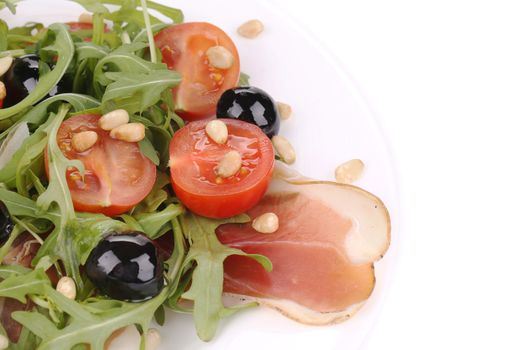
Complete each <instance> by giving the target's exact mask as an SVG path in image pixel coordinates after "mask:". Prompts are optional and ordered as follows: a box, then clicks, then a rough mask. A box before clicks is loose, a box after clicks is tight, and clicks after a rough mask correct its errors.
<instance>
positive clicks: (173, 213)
mask: <svg viewBox="0 0 525 350" xmlns="http://www.w3.org/2000/svg"><path fill="white" fill-rule="evenodd" d="M184 211H185V210H184V207H183V206H182V205H180V204H177V205H175V204H170V205H168V206H167V207H166V208H165V209H164V210H162V211H159V212H155V213H144V214H139V215H137V216H136V217H135V218H136V219H137V221H138V223H139V224H140V225H141V226H142V227H143V228H144V233H145V234H146V235H148V237H149V238H151V239H156V238H158V237H160V236H161V235H162V233H165V232H162V228H163V226H164V225H166V224H168V223H170V222H171V221H172V220H175V218H177V217H178V216H179V215H181V214H183V213H184Z"/></svg>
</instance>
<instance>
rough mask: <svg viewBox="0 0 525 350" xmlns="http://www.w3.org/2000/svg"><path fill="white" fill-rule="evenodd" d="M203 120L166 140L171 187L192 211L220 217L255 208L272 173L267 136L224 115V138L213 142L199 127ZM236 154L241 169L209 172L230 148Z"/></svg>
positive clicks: (269, 142)
mask: <svg viewBox="0 0 525 350" xmlns="http://www.w3.org/2000/svg"><path fill="white" fill-rule="evenodd" d="M207 122H208V121H207V120H200V121H195V122H191V123H189V124H188V125H186V126H185V127H184V128H182V129H180V130H179V131H177V132H176V133H175V135H174V136H173V139H172V140H171V144H170V168H171V181H172V185H173V189H174V191H175V193H176V194H177V197H179V199H180V200H181V202H182V203H183V204H184V205H185V206H186V207H188V208H189V209H190V210H191V211H193V212H194V213H196V214H199V215H202V216H206V217H211V218H226V217H230V216H234V215H237V214H240V213H244V212H245V211H247V210H248V209H250V208H252V207H253V206H255V205H256V204H257V203H258V202H259V200H260V199H261V197H262V196H263V195H264V193H265V192H266V189H267V188H268V184H269V183H270V180H271V177H272V171H273V163H274V152H273V147H272V143H271V141H270V139H269V138H268V137H267V136H266V135H265V134H264V133H263V132H262V131H261V129H259V128H258V127H257V126H255V125H253V124H250V123H246V122H243V121H241V120H234V119H224V120H223V122H224V123H225V124H226V125H227V127H228V134H229V135H228V140H227V142H226V143H225V144H217V143H215V142H214V141H213V140H211V139H210V138H209V137H208V136H207V134H206V131H205V127H206V123H207ZM231 150H235V151H238V152H239V153H240V154H241V156H242V167H241V169H240V170H239V171H238V172H237V173H236V174H235V175H233V176H230V177H227V178H222V177H219V176H217V175H216V173H215V170H216V168H217V165H218V164H219V162H220V160H221V159H222V158H223V156H224V155H225V154H226V153H227V152H229V151H231Z"/></svg>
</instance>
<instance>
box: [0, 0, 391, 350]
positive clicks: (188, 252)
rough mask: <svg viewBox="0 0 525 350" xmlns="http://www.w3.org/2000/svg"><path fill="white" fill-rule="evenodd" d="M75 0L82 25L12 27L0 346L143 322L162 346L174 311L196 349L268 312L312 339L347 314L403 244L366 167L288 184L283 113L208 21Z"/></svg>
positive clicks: (0, 194)
mask: <svg viewBox="0 0 525 350" xmlns="http://www.w3.org/2000/svg"><path fill="white" fill-rule="evenodd" d="M16 2H17V1H16V0H0V11H11V12H13V13H15V12H16ZM74 2H76V3H78V4H80V5H82V6H83V7H84V8H85V10H86V11H87V12H89V14H87V13H86V14H82V15H81V16H80V18H79V20H78V21H77V22H65V23H54V24H51V25H50V26H47V27H46V26H44V25H42V24H40V23H28V24H26V25H25V26H22V27H10V26H9V23H6V22H5V21H3V20H0V262H1V264H0V297H1V298H2V300H3V308H2V309H1V312H0V348H7V347H9V348H10V349H88V348H90V349H104V348H105V347H107V346H108V345H109V343H110V342H111V339H112V338H114V337H115V336H117V335H118V333H119V332H121V331H122V329H123V328H125V327H128V326H132V327H133V326H134V327H136V328H137V330H138V331H139V333H140V335H141V343H140V346H141V349H145V348H147V349H151V348H153V346H154V344H155V343H156V342H157V341H158V333H156V332H155V330H154V329H152V328H150V327H151V323H152V321H153V320H155V321H156V322H157V323H158V324H159V325H162V324H163V323H164V319H165V313H166V312H170V311H172V312H179V313H191V314H192V315H193V320H194V323H195V329H196V333H197V335H198V336H199V337H200V338H201V339H202V340H203V341H209V340H211V339H212V338H213V337H214V336H216V333H217V329H218V326H219V323H220V321H221V319H223V318H225V317H230V316H232V315H234V314H235V313H237V312H241V311H242V310H245V309H248V308H252V307H254V306H257V305H265V306H269V307H272V308H274V309H276V310H278V311H279V312H281V313H282V314H284V315H285V316H288V317H290V318H292V319H294V320H297V321H298V322H302V323H305V324H314V325H326V324H332V323H336V322H340V321H343V320H345V319H348V318H349V317H350V316H351V315H353V314H354V313H355V312H356V311H357V310H358V309H359V308H360V307H361V306H362V305H363V304H364V302H365V301H366V300H367V299H368V297H369V296H370V294H371V293H372V291H373V288H374V284H375V276H374V262H376V261H378V260H379V259H381V258H382V256H383V255H384V253H385V252H386V250H387V249H388V246H389V241H390V219H389V215H388V211H387V209H386V208H385V206H384V204H383V203H382V202H381V200H380V199H379V198H377V197H376V196H374V195H373V194H371V193H369V192H366V191H365V190H363V189H361V188H358V187H355V186H353V185H351V184H350V183H351V182H352V181H354V180H355V178H356V177H358V175H359V172H360V171H361V170H362V168H363V163H362V162H360V161H357V160H352V161H350V162H348V163H345V164H342V165H341V166H340V167H338V168H337V170H336V172H335V175H336V179H337V182H329V181H318V180H314V179H310V178H308V177H306V176H303V175H301V174H299V173H297V172H296V171H295V170H293V168H292V167H291V165H292V164H293V163H294V161H295V158H296V153H295V150H294V148H293V146H292V145H291V144H290V142H289V141H288V140H287V139H286V138H285V136H284V135H281V134H280V133H279V131H280V124H281V122H283V123H284V122H285V119H286V118H287V117H288V116H289V114H290V107H289V106H287V105H285V104H282V103H276V102H275V101H274V99H273V98H272V97H271V95H270V94H269V93H267V92H266V91H264V90H263V89H260V88H258V87H255V86H252V85H251V84H250V82H249V76H248V75H246V74H244V73H242V72H241V64H242V57H239V54H238V52H237V49H236V46H235V43H234V41H233V40H232V38H230V37H229V36H228V35H227V34H226V33H225V32H224V31H222V30H221V29H220V28H218V27H216V26H215V25H213V24H210V23H205V22H184V21H183V14H182V12H181V11H180V10H179V9H175V8H172V7H169V6H165V5H161V4H158V3H156V2H153V1H146V0H141V1H138V0H131V1H129V0H128V1H125V0H74ZM0 13H1V12H0ZM17 15H23V14H17ZM161 18H163V19H165V20H162V19H161ZM263 29H264V26H263V24H262V23H261V22H259V21H257V20H253V21H249V22H246V23H245V24H243V25H242V26H241V27H240V28H239V30H238V34H239V35H241V36H244V37H246V38H252V39H255V38H256V37H257V36H258V35H259V33H260V32H261V31H262V30H263Z"/></svg>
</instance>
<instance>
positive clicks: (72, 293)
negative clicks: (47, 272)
mask: <svg viewBox="0 0 525 350" xmlns="http://www.w3.org/2000/svg"><path fill="white" fill-rule="evenodd" d="M57 292H59V293H60V294H62V295H63V296H65V297H66V298H68V299H71V300H75V298H76V297H77V287H76V286H75V281H73V279H72V278H71V277H67V276H64V277H62V278H60V279H59V280H58V283H57Z"/></svg>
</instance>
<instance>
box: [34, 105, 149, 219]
mask: <svg viewBox="0 0 525 350" xmlns="http://www.w3.org/2000/svg"><path fill="white" fill-rule="evenodd" d="M98 119H100V115H94V114H87V115H77V116H74V117H71V118H69V119H67V120H66V121H64V122H63V123H62V125H61V126H60V128H59V130H58V133H57V143H58V145H59V147H60V149H61V150H62V153H63V154H64V156H66V157H67V158H69V159H78V160H80V161H82V163H83V164H84V167H85V174H84V179H85V181H84V182H83V183H85V184H87V187H86V188H79V185H78V183H79V182H77V181H78V178H79V177H80V174H79V173H78V172H77V171H76V169H75V170H73V171H71V170H68V172H67V174H66V179H67V182H68V187H69V190H70V193H71V198H72V201H73V205H74V207H75V210H76V211H81V212H90V213H102V214H104V215H107V216H115V215H119V214H123V213H125V212H127V211H128V210H129V209H131V208H133V207H134V206H135V205H137V204H138V203H139V202H140V201H142V200H143V199H144V198H145V197H146V196H147V195H148V194H149V193H150V192H151V189H152V188H153V185H154V183H155V179H156V173H157V168H156V166H155V164H153V162H152V161H151V160H149V159H148V158H146V157H145V156H144V155H143V154H142V153H141V152H140V150H139V146H138V144H137V143H129V142H124V141H119V140H115V139H112V138H111V137H110V136H109V132H108V131H105V130H102V129H100V128H99V127H98ZM88 130H91V131H95V132H97V134H98V141H97V143H96V144H95V146H93V147H92V148H91V149H89V150H88V151H85V152H82V153H77V152H75V151H74V150H73V149H72V147H71V138H72V135H73V134H74V133H76V132H80V131H88ZM44 158H45V165H46V173H47V174H48V177H49V169H48V161H49V157H48V154H47V148H46V152H45V153H44ZM123 164H124V165H123ZM102 172H103V174H102ZM126 176H127V177H128V178H127V179H132V180H133V181H132V182H128V183H126V182H123V179H124V178H125V177H126ZM108 187H109V188H110V191H109V193H108V192H107V191H106V192H104V190H103V189H104V188H106V189H107V188H108ZM104 193H105V194H104ZM108 202H109V203H108Z"/></svg>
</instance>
